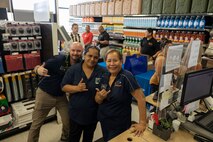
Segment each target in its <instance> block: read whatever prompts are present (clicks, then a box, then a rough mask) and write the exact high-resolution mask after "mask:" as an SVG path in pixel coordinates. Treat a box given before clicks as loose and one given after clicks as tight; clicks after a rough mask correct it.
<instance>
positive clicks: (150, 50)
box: [141, 37, 160, 56]
mask: <svg viewBox="0 0 213 142" xmlns="http://www.w3.org/2000/svg"><path fill="white" fill-rule="evenodd" d="M159 50H160V48H159V46H158V43H157V40H156V39H154V38H153V37H152V38H150V39H147V38H146V37H145V38H143V39H142V41H141V54H147V55H149V56H153V55H154V54H155V53H156V52H157V51H159Z"/></svg>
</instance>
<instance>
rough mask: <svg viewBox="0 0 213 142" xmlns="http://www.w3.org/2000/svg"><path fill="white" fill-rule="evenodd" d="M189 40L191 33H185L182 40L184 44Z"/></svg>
mask: <svg viewBox="0 0 213 142" xmlns="http://www.w3.org/2000/svg"><path fill="white" fill-rule="evenodd" d="M190 38H191V32H187V33H186V36H185V38H184V42H186V43H187V42H189V40H190Z"/></svg>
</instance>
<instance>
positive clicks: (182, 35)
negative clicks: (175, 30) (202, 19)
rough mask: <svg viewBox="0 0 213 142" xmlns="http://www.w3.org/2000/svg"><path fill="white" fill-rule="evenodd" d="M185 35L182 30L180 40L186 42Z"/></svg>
mask: <svg viewBox="0 0 213 142" xmlns="http://www.w3.org/2000/svg"><path fill="white" fill-rule="evenodd" d="M184 37H185V35H184V33H183V32H181V33H180V38H179V42H184Z"/></svg>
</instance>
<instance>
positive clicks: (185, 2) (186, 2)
mask: <svg viewBox="0 0 213 142" xmlns="http://www.w3.org/2000/svg"><path fill="white" fill-rule="evenodd" d="M191 5H192V0H176V9H175V13H177V14H186V13H190V9H191Z"/></svg>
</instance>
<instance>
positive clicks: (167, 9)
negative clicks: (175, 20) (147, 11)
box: [162, 0, 176, 14]
mask: <svg viewBox="0 0 213 142" xmlns="http://www.w3.org/2000/svg"><path fill="white" fill-rule="evenodd" d="M175 4H176V0H164V1H163V10H162V13H163V14H174V13H175Z"/></svg>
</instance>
